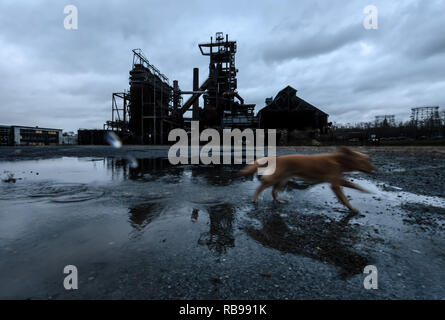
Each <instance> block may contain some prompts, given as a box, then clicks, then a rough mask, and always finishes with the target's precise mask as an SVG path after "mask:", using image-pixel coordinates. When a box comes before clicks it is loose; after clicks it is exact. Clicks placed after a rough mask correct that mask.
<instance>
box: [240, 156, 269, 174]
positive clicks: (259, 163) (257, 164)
mask: <svg viewBox="0 0 445 320" xmlns="http://www.w3.org/2000/svg"><path fill="white" fill-rule="evenodd" d="M265 166H267V157H264V158H261V159H257V160H255V161H254V162H251V163H249V164H247V166H245V167H244V168H243V169H242V170H241V171H240V172H238V176H249V175H251V174H253V173H255V171H257V170H258V168H262V167H265Z"/></svg>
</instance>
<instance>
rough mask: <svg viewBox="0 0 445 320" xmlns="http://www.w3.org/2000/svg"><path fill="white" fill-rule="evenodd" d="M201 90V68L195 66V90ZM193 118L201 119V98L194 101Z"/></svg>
mask: <svg viewBox="0 0 445 320" xmlns="http://www.w3.org/2000/svg"><path fill="white" fill-rule="evenodd" d="M198 90H199V68H193V91H198ZM192 119H193V120H199V98H198V99H196V101H195V102H194V103H193V114H192Z"/></svg>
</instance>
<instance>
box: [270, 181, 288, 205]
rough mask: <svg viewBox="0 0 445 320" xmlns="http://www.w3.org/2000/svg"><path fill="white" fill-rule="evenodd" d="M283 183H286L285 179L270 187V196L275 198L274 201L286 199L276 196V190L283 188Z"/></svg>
mask: <svg viewBox="0 0 445 320" xmlns="http://www.w3.org/2000/svg"><path fill="white" fill-rule="evenodd" d="M285 184H286V181H285V182H278V183H276V184H275V185H274V186H273V189H272V197H273V198H274V199H275V201H277V202H279V203H286V201H284V200H281V199H279V198H278V191H280V189H281V188H283V187H284V185H285Z"/></svg>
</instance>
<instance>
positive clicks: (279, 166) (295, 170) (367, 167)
mask: <svg viewBox="0 0 445 320" xmlns="http://www.w3.org/2000/svg"><path fill="white" fill-rule="evenodd" d="M267 159H268V157H265V158H261V159H258V160H256V161H254V162H253V163H251V164H249V165H247V166H246V167H245V168H244V169H243V170H242V171H241V172H240V175H249V174H252V173H254V172H255V171H257V169H258V168H260V167H264V166H266V165H267ZM275 160H276V166H275V172H273V173H272V174H269V175H266V174H265V175H264V176H263V177H264V178H263V181H262V184H261V185H260V187H259V188H258V189H257V191H256V192H255V195H254V197H253V201H254V202H255V203H256V202H257V201H258V196H259V195H260V193H261V192H262V191H263V190H264V189H266V188H268V187H271V186H273V189H272V196H273V198H274V199H275V200H276V201H278V202H280V203H283V202H284V201H282V200H280V199H278V191H279V190H280V189H281V188H282V187H284V185H285V184H286V182H287V181H288V180H289V179H290V178H292V177H295V176H298V177H300V178H303V179H304V180H306V181H307V182H309V183H311V184H318V183H324V182H328V183H330V184H331V188H332V191H334V193H335V195H336V196H337V198H338V200H340V202H341V203H343V204H344V205H345V206H346V207H348V208H349V210H351V211H352V212H354V213H357V212H358V210H357V209H356V208H354V207H353V206H351V204H350V203H349V201H348V199H347V198H346V196H345V195H344V193H343V191H342V188H341V187H347V188H352V189H356V190H360V191H362V192H369V191H367V190H365V189H363V188H362V187H360V186H357V185H355V184H354V183H352V182H349V181H347V180H346V179H345V178H344V176H343V173H344V172H350V171H362V172H366V173H372V171H373V170H375V167H374V166H373V165H372V164H371V159H370V158H369V157H368V156H367V155H364V154H363V153H360V152H357V151H353V150H351V149H350V148H347V147H341V148H340V152H337V153H330V154H314V155H297V154H295V155H285V156H279V157H276V158H275Z"/></svg>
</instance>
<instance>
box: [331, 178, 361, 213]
mask: <svg viewBox="0 0 445 320" xmlns="http://www.w3.org/2000/svg"><path fill="white" fill-rule="evenodd" d="M331 189H332V191H334V193H335V195H336V196H337V198H338V200H340V202H341V203H343V204H344V205H345V206H346V207H348V209H349V210H351V211H352V212H354V213H358V210H357V209H356V208H354V207H353V206H352V205H351V204H350V203H349V201H348V199H347V198H346V196H345V194H344V193H343V191H342V190H341V187H340V186H339V185H337V184H331Z"/></svg>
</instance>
